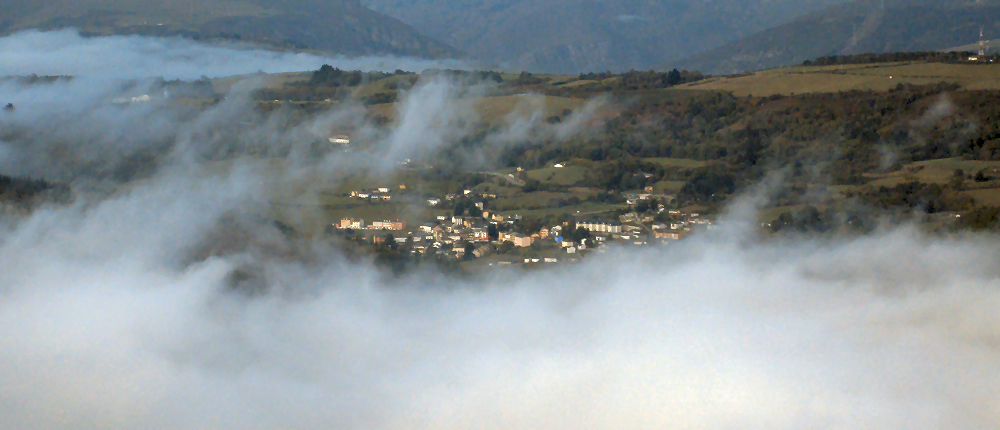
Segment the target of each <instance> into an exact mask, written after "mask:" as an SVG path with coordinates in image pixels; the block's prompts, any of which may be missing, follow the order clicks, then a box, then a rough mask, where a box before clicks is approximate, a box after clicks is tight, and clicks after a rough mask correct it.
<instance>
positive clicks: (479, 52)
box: [362, 0, 844, 74]
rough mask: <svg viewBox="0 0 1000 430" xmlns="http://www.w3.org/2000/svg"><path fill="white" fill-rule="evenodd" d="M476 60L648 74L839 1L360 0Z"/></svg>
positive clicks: (567, 70) (530, 67)
mask: <svg viewBox="0 0 1000 430" xmlns="http://www.w3.org/2000/svg"><path fill="white" fill-rule="evenodd" d="M362 1H363V2H364V3H365V4H366V5H368V6H369V7H371V8H373V9H375V10H377V11H380V12H382V13H385V14H387V15H391V16H393V17H396V18H398V19H400V20H401V21H403V22H406V23H407V24H409V25H412V26H413V27H414V28H416V29H418V30H419V31H422V32H424V33H425V34H427V35H429V36H431V37H434V38H436V39H437V40H441V41H443V42H445V43H448V44H450V45H452V46H455V47H457V48H459V49H462V50H464V51H466V52H468V53H470V54H472V55H474V56H476V57H477V58H479V59H481V60H483V61H487V62H494V63H497V64H500V65H501V66H503V67H505V68H508V69H513V70H528V71H532V72H545V73H571V74H575V73H580V72H591V71H604V70H613V71H625V70H629V69H632V68H635V69H637V70H648V69H650V68H653V67H655V66H658V65H660V64H666V63H669V62H671V61H674V60H678V59H681V58H684V57H687V56H689V55H693V54H696V53H699V52H703V51H705V50H708V49H711V48H715V47H718V46H721V45H723V44H725V43H728V42H731V41H735V40H738V39H740V38H742V37H745V36H748V35H750V34H753V33H754V32H757V31H760V30H764V29H767V28H770V27H773V26H775V25H778V24H782V23H784V22H788V21H790V20H792V19H794V18H796V17H799V16H802V15H804V14H806V13H809V12H814V11H817V10H821V9H823V8H825V7H827V6H830V5H833V4H840V3H843V1H844V0H808V1H794V0H751V1H743V0H707V1H691V0H670V1H659V2H649V1H639V0H623V1H617V2H607V1H601V0H579V1H569V0H534V1H526V0H512V1H508V0H439V1H433V2H428V1H417V0H362Z"/></svg>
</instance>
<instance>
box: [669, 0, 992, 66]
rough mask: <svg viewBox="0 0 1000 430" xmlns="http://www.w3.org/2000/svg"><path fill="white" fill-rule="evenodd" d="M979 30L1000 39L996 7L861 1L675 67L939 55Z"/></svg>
mask: <svg viewBox="0 0 1000 430" xmlns="http://www.w3.org/2000/svg"><path fill="white" fill-rule="evenodd" d="M883 6H884V7H883ZM980 28H983V29H984V32H985V33H986V34H985V36H986V38H987V39H988V38H990V37H996V36H997V35H1000V2H998V1H988V0H987V1H980V2H966V1H955V0H942V1H923V0H886V1H884V2H883V1H882V0H863V1H856V2H852V3H849V4H845V5H839V6H834V7H831V8H828V9H826V10H824V11H821V12H818V13H813V14H809V15H807V16H804V17H802V18H799V19H797V20H794V21H792V22H790V23H786V24H783V25H780V26H777V27H774V28H771V29H767V30H764V31H761V32H759V33H757V34H754V35H752V36H749V37H746V38H744V39H741V40H738V41H736V42H732V43H729V44H726V45H724V46H721V47H718V48H716V49H713V50H710V51H707V52H704V53H701V54H696V55H693V56H691V57H688V58H686V59H684V60H682V61H680V62H679V63H675V64H674V65H675V66H677V67H681V68H685V69H691V70H700V71H702V72H706V73H714V74H731V73H741V72H745V71H749V70H760V69H768V68H773V67H780V66H787V65H794V64H800V63H802V62H803V61H806V60H811V59H815V58H818V57H824V56H830V55H850V54H861V53H885V52H906V51H943V50H948V49H950V48H953V47H956V46H968V45H970V44H972V43H974V42H976V41H977V40H978V37H979V29H980ZM670 65H671V64H666V63H665V64H663V65H661V67H668V66H670Z"/></svg>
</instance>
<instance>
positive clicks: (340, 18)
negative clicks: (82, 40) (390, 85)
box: [0, 0, 462, 58]
mask: <svg viewBox="0 0 1000 430" xmlns="http://www.w3.org/2000/svg"><path fill="white" fill-rule="evenodd" d="M65 27H73V28H76V29H78V30H80V31H81V32H82V33H83V34H85V35H112V34H140V35H156V36H184V37H190V38H194V39H201V40H204V39H228V40H242V41H251V42H256V43H263V44H267V45H270V46H273V47H279V48H294V49H314V50H320V51H326V52H330V53H335V54H343V55H352V56H353V55H369V54H392V55H406V56H417V57H425V58H449V57H451V58H454V57H460V56H461V55H462V54H461V53H460V52H459V51H457V50H455V49H453V48H451V47H449V46H447V45H445V44H443V43H440V42H438V41H436V40H433V39H431V38H429V37H427V36H423V35H421V34H419V33H418V32H416V31H415V30H414V29H412V28H411V27H409V26H407V25H406V24H403V23H402V22H399V21H397V20H396V19H393V18H390V17H387V16H385V15H382V14H379V13H378V12H374V11H372V10H370V9H368V8H366V7H364V6H362V5H361V4H360V3H359V2H358V1H357V0H288V1H279V0H228V1H208V0H163V1H159V2H148V1H144V0H53V1H45V2H42V1H39V0H25V1H23V2H19V3H18V4H14V5H4V7H3V8H0V35H6V34H11V33H14V32H17V31H21V30H27V29H32V28H37V29H42V30H52V29H59V28H65Z"/></svg>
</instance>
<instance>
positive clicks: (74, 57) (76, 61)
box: [0, 30, 463, 79]
mask: <svg viewBox="0 0 1000 430" xmlns="http://www.w3.org/2000/svg"><path fill="white" fill-rule="evenodd" d="M323 64H330V65H333V66H335V67H339V68H341V69H344V70H363V71H372V70H381V71H390V72H391V71H393V70H396V69H402V70H407V71H416V72H419V71H422V70H426V69H430V68H462V67H463V63H462V62H460V61H457V60H442V61H439V60H423V59H418V58H407V57H390V56H385V57H355V58H350V57H343V56H335V57H323V56H318V55H312V54H302V53H288V52H277V51H268V50H263V49H259V48H256V47H254V46H252V45H246V44H236V43H219V44H212V45H208V44H203V43H198V42H195V41H192V40H188V39H183V38H159V37H145V36H108V37H94V38H85V37H82V36H80V34H79V33H77V32H76V31H74V30H61V31H49V32H41V31H34V30H32V31H25V32H21V33H16V34H13V35H10V36H7V37H4V38H0V71H2V72H0V73H2V74H3V75H8V76H9V75H30V74H38V75H72V76H88V77H101V78H114V79H129V78H150V77H156V76H161V77H164V78H166V79H197V78H199V77H201V76H208V77H212V78H214V77H221V76H232V75H240V74H248V73H256V72H257V71H258V70H262V71H264V72H266V73H282V72H298V71H306V70H316V69H319V67H320V66H322V65H323Z"/></svg>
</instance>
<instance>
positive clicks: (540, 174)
mask: <svg viewBox="0 0 1000 430" xmlns="http://www.w3.org/2000/svg"><path fill="white" fill-rule="evenodd" d="M527 175H528V178H530V179H534V180H536V181H538V182H542V183H549V184H555V185H565V186H569V185H575V184H578V183H579V182H580V181H583V180H584V178H586V176H587V169H585V168H583V167H579V166H566V167H562V168H556V167H545V168H542V169H535V170H529V171H527Z"/></svg>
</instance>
